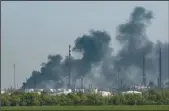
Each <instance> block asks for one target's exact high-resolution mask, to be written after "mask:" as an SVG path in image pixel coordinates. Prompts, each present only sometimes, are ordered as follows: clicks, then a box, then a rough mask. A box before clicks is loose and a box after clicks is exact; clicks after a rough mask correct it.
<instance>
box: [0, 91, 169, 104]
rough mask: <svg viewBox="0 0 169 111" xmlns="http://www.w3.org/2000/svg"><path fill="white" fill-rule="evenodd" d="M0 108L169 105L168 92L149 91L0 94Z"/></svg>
mask: <svg viewBox="0 0 169 111" xmlns="http://www.w3.org/2000/svg"><path fill="white" fill-rule="evenodd" d="M1 105H2V106H52V105H55V106H56V105H58V106H64V105H66V106H68V105H169V90H165V91H155V90H149V91H146V92H143V93H142V95H141V94H120V93H119V94H115V95H113V96H107V97H103V96H101V95H100V94H95V93H92V94H85V93H82V92H79V93H69V94H67V95H65V94H61V95H49V94H47V93H42V94H40V95H39V94H37V93H21V92H13V93H11V94H10V95H9V94H7V93H4V94H1Z"/></svg>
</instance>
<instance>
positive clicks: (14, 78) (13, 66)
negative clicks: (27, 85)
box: [13, 64, 16, 89]
mask: <svg viewBox="0 0 169 111" xmlns="http://www.w3.org/2000/svg"><path fill="white" fill-rule="evenodd" d="M13 67H14V89H16V82H15V64H14V66H13Z"/></svg>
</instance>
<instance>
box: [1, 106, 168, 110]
mask: <svg viewBox="0 0 169 111" xmlns="http://www.w3.org/2000/svg"><path fill="white" fill-rule="evenodd" d="M1 110H2V111H3V110H11V111H13V110H16V111H18V110H30V111H31V110H41V111H42V110H153V111H154V110H169V105H142V106H138V105H134V106H122V105H117V106H23V107H22V106H17V107H2V109H1Z"/></svg>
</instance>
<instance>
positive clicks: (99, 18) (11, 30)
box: [1, 1, 168, 88]
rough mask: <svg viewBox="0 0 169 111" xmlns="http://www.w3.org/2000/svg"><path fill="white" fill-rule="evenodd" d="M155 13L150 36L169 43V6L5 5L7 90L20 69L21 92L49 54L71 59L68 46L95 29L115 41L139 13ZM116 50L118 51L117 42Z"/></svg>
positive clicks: (3, 57)
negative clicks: (135, 10)
mask: <svg viewBox="0 0 169 111" xmlns="http://www.w3.org/2000/svg"><path fill="white" fill-rule="evenodd" d="M136 6H143V7H145V8H146V9H148V10H152V11H153V12H154V16H155V18H154V19H153V21H152V24H151V26H150V27H149V28H148V31H147V33H148V37H149V38H150V39H151V40H153V41H156V40H158V39H159V40H162V41H168V2H167V1H152V2H148V1H146V2H141V1H138V2H136V1H135V2H131V1H127V2H122V1H121V2H117V1H116V2H113V1H112V2H106V1H105V2H103V1H102V2H93V1H92V2H87V1H85V2H84V1H83V2H80V1H79V2H75V1H74V2H73V1H70V2H68V1H64V2H61V1H60V2H59V1H58V2H49V1H48V2H47V1H37V2H21V1H9V2H8V1H6V2H1V41H2V42H1V62H2V63H1V80H2V81H1V83H2V85H1V87H2V88H7V87H9V86H10V85H12V86H13V84H14V81H13V64H16V83H17V85H18V87H20V86H21V84H22V82H23V81H25V80H26V77H30V75H31V72H32V71H33V70H40V65H41V63H42V62H46V61H47V56H48V55H49V54H58V53H59V54H61V55H63V56H65V55H66V54H68V45H69V44H71V45H73V43H74V40H75V39H76V38H77V37H79V36H81V35H82V34H85V33H88V31H89V30H90V29H100V30H106V31H107V32H108V33H109V34H110V35H111V36H112V39H114V37H115V35H116V27H117V26H118V25H119V24H121V23H124V22H125V21H126V20H127V19H128V18H129V15H130V13H131V12H132V10H133V8H134V7H136ZM112 44H113V47H117V48H118V46H117V45H116V42H115V41H113V40H112Z"/></svg>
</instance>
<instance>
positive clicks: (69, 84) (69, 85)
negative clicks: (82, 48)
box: [68, 45, 71, 89]
mask: <svg viewBox="0 0 169 111" xmlns="http://www.w3.org/2000/svg"><path fill="white" fill-rule="evenodd" d="M70 59H71V46H70V45H69V82H68V88H69V89H70V88H71V83H70V82H71V68H70V66H71V64H70Z"/></svg>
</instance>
